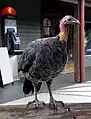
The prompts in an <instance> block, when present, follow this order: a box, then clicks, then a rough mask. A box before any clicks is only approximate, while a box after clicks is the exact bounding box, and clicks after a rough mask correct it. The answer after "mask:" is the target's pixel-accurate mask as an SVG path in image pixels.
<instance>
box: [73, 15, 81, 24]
mask: <svg viewBox="0 0 91 119" xmlns="http://www.w3.org/2000/svg"><path fill="white" fill-rule="evenodd" d="M71 23H72V24H77V25H80V21H79V20H78V19H76V18H74V17H73V18H72V21H71Z"/></svg>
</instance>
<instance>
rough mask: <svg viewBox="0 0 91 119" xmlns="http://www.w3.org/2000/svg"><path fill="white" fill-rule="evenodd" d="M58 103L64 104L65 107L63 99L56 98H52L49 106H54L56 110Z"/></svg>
mask: <svg viewBox="0 0 91 119" xmlns="http://www.w3.org/2000/svg"><path fill="white" fill-rule="evenodd" d="M57 104H62V106H63V107H64V103H63V102H62V101H56V100H54V99H50V102H49V106H53V107H54V110H57V107H58V105H57Z"/></svg>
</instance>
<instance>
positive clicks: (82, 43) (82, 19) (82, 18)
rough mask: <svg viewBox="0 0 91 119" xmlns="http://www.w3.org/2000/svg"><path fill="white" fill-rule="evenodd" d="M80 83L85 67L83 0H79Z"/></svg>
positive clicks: (82, 79) (83, 77)
mask: <svg viewBox="0 0 91 119" xmlns="http://www.w3.org/2000/svg"><path fill="white" fill-rule="evenodd" d="M80 6H81V7H80V22H81V24H80V83H81V82H83V81H84V80H85V67H84V11H85V10H84V9H85V7H84V6H85V0H81V2H80Z"/></svg>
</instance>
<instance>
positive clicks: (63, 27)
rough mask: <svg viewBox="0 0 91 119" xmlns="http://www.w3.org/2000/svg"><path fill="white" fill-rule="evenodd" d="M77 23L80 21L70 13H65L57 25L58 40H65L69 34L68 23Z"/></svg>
mask: <svg viewBox="0 0 91 119" xmlns="http://www.w3.org/2000/svg"><path fill="white" fill-rule="evenodd" d="M75 24H77V25H79V24H80V22H79V20H77V19H76V18H74V17H73V16H71V15H66V16H65V17H63V19H62V20H61V21H60V24H59V27H60V40H66V41H67V39H68V38H67V37H68V34H69V26H70V25H75Z"/></svg>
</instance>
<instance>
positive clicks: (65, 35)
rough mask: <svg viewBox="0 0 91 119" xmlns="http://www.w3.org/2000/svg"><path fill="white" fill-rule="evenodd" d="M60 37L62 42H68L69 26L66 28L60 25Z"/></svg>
mask: <svg viewBox="0 0 91 119" xmlns="http://www.w3.org/2000/svg"><path fill="white" fill-rule="evenodd" d="M59 36H60V40H65V41H67V40H68V26H66V25H64V24H61V25H60V33H59Z"/></svg>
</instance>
